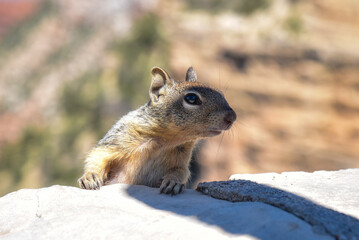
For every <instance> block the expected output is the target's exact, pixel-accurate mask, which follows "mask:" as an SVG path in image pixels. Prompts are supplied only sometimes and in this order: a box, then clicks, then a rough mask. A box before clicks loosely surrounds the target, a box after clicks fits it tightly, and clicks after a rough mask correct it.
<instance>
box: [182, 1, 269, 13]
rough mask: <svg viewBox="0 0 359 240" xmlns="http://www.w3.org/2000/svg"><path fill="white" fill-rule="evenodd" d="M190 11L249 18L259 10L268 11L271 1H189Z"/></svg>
mask: <svg viewBox="0 0 359 240" xmlns="http://www.w3.org/2000/svg"><path fill="white" fill-rule="evenodd" d="M186 2H187V6H188V8H189V9H190V10H205V11H209V12H212V13H220V12H224V11H233V12H236V13H238V14H242V15H246V16H249V15H251V14H253V13H255V12H257V11H259V10H265V9H267V8H268V7H269V6H270V4H271V0H228V1H221V0H187V1H186Z"/></svg>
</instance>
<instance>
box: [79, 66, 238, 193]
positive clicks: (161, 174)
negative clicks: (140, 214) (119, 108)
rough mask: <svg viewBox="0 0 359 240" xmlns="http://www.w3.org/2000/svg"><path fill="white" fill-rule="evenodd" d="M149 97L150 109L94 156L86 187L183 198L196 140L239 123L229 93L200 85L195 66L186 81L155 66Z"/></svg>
mask: <svg viewBox="0 0 359 240" xmlns="http://www.w3.org/2000/svg"><path fill="white" fill-rule="evenodd" d="M149 95H150V100H149V102H148V103H147V104H145V105H143V106H141V107H140V108H138V109H137V110H135V111H132V112H130V113H128V114H127V115H125V116H124V117H122V118H121V119H120V120H119V121H118V122H117V123H116V124H115V125H114V126H113V127H112V128H111V129H110V131H108V133H107V134H106V135H105V136H104V138H102V139H101V140H100V141H99V142H98V144H97V145H96V147H94V148H93V149H92V150H91V151H90V153H89V154H88V156H87V158H86V160H85V173H84V175H83V176H82V177H81V178H80V179H79V180H78V183H79V185H80V187H81V188H84V189H99V188H100V187H101V186H103V185H107V184H112V183H127V184H136V185H146V186H150V187H160V192H161V193H167V194H172V195H175V194H178V193H181V192H182V191H183V190H184V184H185V183H186V182H187V181H188V179H189V177H190V171H189V163H190V159H191V155H192V150H193V148H194V145H195V143H196V141H197V140H198V139H201V138H206V137H212V136H216V135H218V134H220V133H221V132H222V131H223V130H228V129H229V128H230V127H231V126H232V124H233V122H234V121H235V120H236V114H235V112H234V111H233V110H232V108H231V107H230V106H229V105H228V103H227V101H226V99H225V98H224V96H223V94H222V93H220V92H219V91H218V90H215V89H213V88H211V87H209V86H207V85H205V84H201V83H198V82H197V76H196V73H195V71H194V70H193V68H192V67H190V68H189V69H188V71H187V73H186V79H185V80H183V81H178V80H174V79H173V78H171V77H170V76H169V74H168V73H167V72H166V71H164V70H163V69H161V68H159V67H154V68H153V69H152V82H151V87H150V90H149Z"/></svg>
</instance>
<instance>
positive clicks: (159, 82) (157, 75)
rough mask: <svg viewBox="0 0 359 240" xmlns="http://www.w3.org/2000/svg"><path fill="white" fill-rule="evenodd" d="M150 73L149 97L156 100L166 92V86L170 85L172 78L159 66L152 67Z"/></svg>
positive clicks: (153, 100)
mask: <svg viewBox="0 0 359 240" xmlns="http://www.w3.org/2000/svg"><path fill="white" fill-rule="evenodd" d="M151 73H152V82H151V87H150V98H151V101H152V102H158V100H159V97H160V96H161V95H165V94H166V91H165V89H166V86H171V85H172V83H173V80H172V79H171V77H170V75H169V74H168V73H167V72H166V71H165V70H163V69H162V68H159V67H154V68H152V71H151Z"/></svg>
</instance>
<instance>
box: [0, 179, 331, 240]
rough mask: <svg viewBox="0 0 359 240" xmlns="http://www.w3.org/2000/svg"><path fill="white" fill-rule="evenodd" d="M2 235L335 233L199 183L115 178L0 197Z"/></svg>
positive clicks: (286, 236)
mask: <svg viewBox="0 0 359 240" xmlns="http://www.w3.org/2000/svg"><path fill="white" fill-rule="evenodd" d="M0 238H1V239H51V240H54V239H232V238H235V239H332V238H330V237H329V236H327V235H318V234H316V233H314V232H313V229H312V227H311V226H310V225H309V224H307V223H306V222H304V221H302V220H300V219H299V218H297V217H295V216H293V215H291V214H289V213H287V212H285V211H282V210H280V209H278V208H275V207H272V206H270V205H267V204H264V203H250V202H241V203H231V202H227V201H222V200H217V199H213V198H211V197H208V196H205V195H202V194H200V193H198V192H196V191H194V190H186V191H185V192H184V193H183V194H180V195H178V196H173V197H171V196H168V195H163V194H159V193H158V189H153V188H148V187H145V186H130V185H123V184H116V185H111V186H105V187H103V188H102V189H101V190H99V191H88V190H82V189H78V188H74V187H65V186H52V187H49V188H42V189H24V190H20V191H17V192H13V193H10V194H8V195H6V196H4V197H2V198H0Z"/></svg>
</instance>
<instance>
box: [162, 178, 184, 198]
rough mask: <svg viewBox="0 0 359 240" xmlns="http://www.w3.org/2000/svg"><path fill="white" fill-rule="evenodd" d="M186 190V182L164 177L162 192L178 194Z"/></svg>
mask: <svg viewBox="0 0 359 240" xmlns="http://www.w3.org/2000/svg"><path fill="white" fill-rule="evenodd" d="M183 190H184V184H182V183H180V182H176V181H174V180H170V179H164V180H163V181H162V184H161V187H160V193H166V194H171V195H176V194H179V193H181V192H183Z"/></svg>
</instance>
